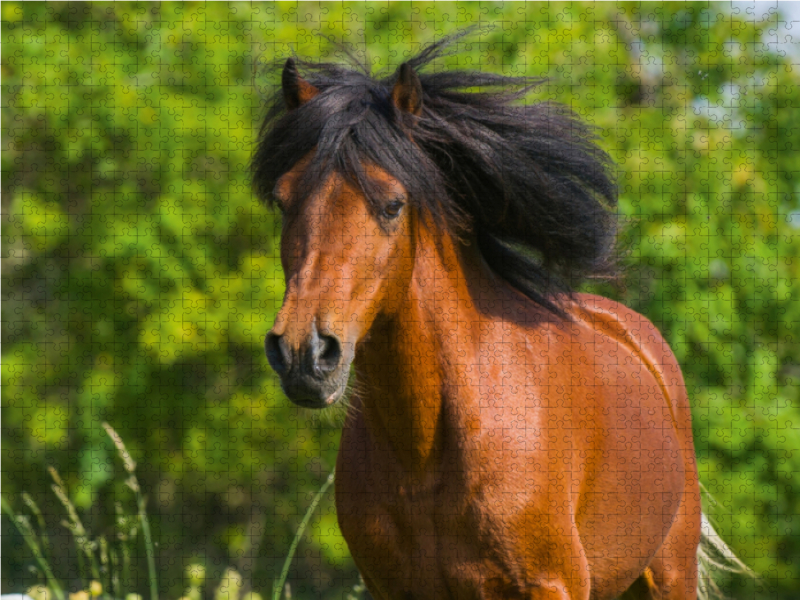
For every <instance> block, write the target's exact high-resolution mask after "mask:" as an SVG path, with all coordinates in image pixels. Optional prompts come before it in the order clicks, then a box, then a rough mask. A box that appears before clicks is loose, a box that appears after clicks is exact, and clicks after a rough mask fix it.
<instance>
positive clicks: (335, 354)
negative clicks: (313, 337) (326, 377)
mask: <svg viewBox="0 0 800 600" xmlns="http://www.w3.org/2000/svg"><path fill="white" fill-rule="evenodd" d="M341 358H342V345H341V344H340V343H339V339H338V338H337V337H335V336H332V335H321V336H319V348H318V350H317V367H318V368H319V370H320V371H322V372H323V373H330V372H331V371H333V370H334V369H336V367H338V366H339V360H340V359H341Z"/></svg>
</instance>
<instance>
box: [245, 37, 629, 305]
mask: <svg viewBox="0 0 800 600" xmlns="http://www.w3.org/2000/svg"><path fill="white" fill-rule="evenodd" d="M465 33H466V32H461V33H459V34H456V35H454V36H450V37H449V38H445V39H443V40H442V41H440V42H437V43H435V44H432V45H430V46H428V47H427V48H425V49H424V50H423V51H422V52H420V53H419V54H418V55H417V56H415V57H414V58H412V59H410V60H409V61H408V64H410V65H411V66H412V67H413V68H414V70H415V71H418V73H419V79H420V81H421V84H422V89H423V98H422V105H423V108H422V112H421V114H420V115H419V116H413V115H410V114H408V113H405V112H401V111H399V110H398V109H397V108H396V107H395V106H394V105H393V104H392V100H391V93H392V87H393V85H394V83H395V81H396V80H397V77H398V73H397V72H395V73H392V74H390V75H388V76H385V77H382V78H377V77H373V76H372V75H371V74H370V73H368V72H367V71H366V70H365V69H364V67H359V66H358V65H352V68H348V67H344V66H340V65H335V64H317V63H313V62H309V61H302V60H297V61H296V63H297V65H298V67H299V69H300V71H301V72H302V73H303V77H304V78H305V79H306V80H307V81H308V82H309V83H310V84H312V85H313V86H314V87H316V88H317V89H318V90H319V95H318V96H316V97H315V98H313V99H312V100H311V101H309V102H307V103H305V104H304V105H302V106H300V107H299V108H297V109H296V110H291V111H289V110H287V108H288V107H287V106H286V104H285V101H284V97H283V94H282V93H281V89H280V86H278V88H277V90H276V92H275V94H274V95H273V97H272V98H271V99H270V101H269V102H268V111H267V114H266V117H265V119H264V122H263V124H262V126H261V130H260V134H259V139H258V143H257V147H256V151H255V153H254V156H253V161H252V166H251V169H252V181H253V187H254V190H255V192H256V194H257V195H258V196H259V197H260V198H261V199H263V200H266V201H267V202H272V196H271V194H272V191H273V187H274V185H275V183H276V180H277V179H278V178H279V177H280V176H281V175H283V174H284V173H286V172H287V171H288V170H289V169H290V168H291V167H292V166H293V165H295V164H296V163H298V162H299V161H300V160H301V159H302V158H304V157H305V156H306V155H308V154H309V153H310V152H311V151H312V150H316V152H315V155H314V158H313V160H312V162H311V163H310V165H309V168H308V169H307V171H306V173H307V174H308V176H307V177H306V178H305V180H304V182H303V190H302V192H305V193H308V192H310V191H312V190H313V189H314V188H315V187H316V186H318V185H319V184H320V183H321V182H322V181H323V180H324V179H325V178H326V177H327V175H328V174H329V173H330V171H331V170H332V169H335V170H337V171H339V172H340V173H342V174H343V175H345V176H346V177H348V178H350V179H351V180H352V181H354V182H355V183H357V184H358V185H359V186H360V187H361V189H362V191H363V192H364V194H365V195H366V197H367V198H368V199H369V198H372V196H373V194H372V193H371V192H372V190H371V189H370V181H369V180H368V179H367V178H366V177H365V176H364V174H363V168H362V167H361V165H362V164H363V163H364V162H371V163H373V164H375V165H377V166H379V167H381V168H382V169H384V170H385V171H387V172H388V173H390V174H391V175H392V176H394V177H395V178H397V180H398V181H400V182H401V183H402V184H403V186H404V187H405V188H406V189H407V190H408V192H409V196H410V202H411V203H412V204H413V205H414V206H415V207H416V208H417V209H418V210H419V211H420V213H421V214H423V215H426V216H428V217H430V218H431V219H432V221H433V222H434V223H436V225H437V226H438V227H440V228H442V229H444V230H446V231H448V232H449V233H451V234H454V235H455V236H457V237H458V238H460V239H462V240H464V241H469V242H473V241H474V242H476V243H477V245H478V248H479V249H480V252H481V254H482V256H483V258H484V259H485V261H486V263H487V264H488V265H489V267H490V268H491V269H492V270H493V271H494V272H495V273H496V274H497V275H499V276H500V277H502V278H503V279H505V280H506V281H507V282H508V283H509V284H510V285H511V286H513V287H514V288H516V289H517V290H519V291H520V292H522V293H523V294H525V295H526V296H527V297H529V298H530V299H531V300H533V301H534V302H536V303H538V304H539V305H541V306H543V307H544V308H546V309H548V310H550V311H552V312H554V313H557V314H562V311H561V307H560V301H559V298H563V297H567V296H568V295H569V293H570V292H571V291H572V290H573V289H574V288H575V287H576V286H577V285H578V284H579V283H580V281H581V280H583V279H584V278H586V277H595V278H597V277H613V275H614V264H613V260H612V255H613V251H614V244H615V237H616V219H615V213H614V209H615V208H616V204H617V190H616V185H615V182H614V177H613V176H612V174H611V171H612V161H611V159H610V157H609V156H608V155H607V154H606V153H605V152H604V151H603V150H601V149H600V148H599V147H598V146H597V145H596V135H595V133H594V129H593V128H592V127H591V126H589V125H587V124H585V123H583V122H582V121H580V120H579V118H578V116H577V115H575V114H574V113H573V112H572V111H570V110H569V109H568V108H566V107H564V106H561V105H558V104H555V103H552V102H540V103H534V104H520V103H517V102H516V101H519V100H523V99H524V98H525V97H526V95H527V94H528V92H530V91H531V90H532V89H533V88H534V87H535V86H537V85H538V84H541V83H542V81H543V80H537V79H534V78H530V77H509V76H504V75H497V74H491V73H482V72H477V71H444V72H426V70H428V71H430V70H431V67H432V63H433V61H434V59H435V58H437V57H441V56H442V55H443V54H444V53H445V51H446V50H447V49H448V48H449V47H451V46H452V45H453V43H454V42H456V41H457V40H458V39H460V38H461V37H462V36H463V35H464V34H465ZM354 62H355V61H354ZM474 90H477V91H474ZM412 140H413V141H412Z"/></svg>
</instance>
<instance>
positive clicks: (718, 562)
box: [697, 513, 758, 600]
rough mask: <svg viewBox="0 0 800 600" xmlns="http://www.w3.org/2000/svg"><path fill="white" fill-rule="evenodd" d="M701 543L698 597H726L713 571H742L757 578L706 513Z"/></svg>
mask: <svg viewBox="0 0 800 600" xmlns="http://www.w3.org/2000/svg"><path fill="white" fill-rule="evenodd" d="M700 528H701V529H700V545H699V546H698V547H697V598H698V600H714V599H722V598H725V595H724V594H723V593H722V592H721V591H720V589H719V586H718V585H717V582H716V581H714V579H713V577H712V572H713V573H740V574H742V575H748V576H750V577H754V578H757V577H758V575H757V574H756V572H755V571H753V570H752V569H751V568H750V567H748V566H747V565H746V564H744V563H743V562H742V560H741V559H740V558H739V557H738V556H736V555H735V554H734V553H733V550H731V549H730V548H728V545H727V544H726V543H725V542H723V541H722V538H721V537H720V536H719V534H718V533H717V532H716V531H714V528H713V527H712V526H711V522H710V521H709V520H708V517H707V516H706V515H705V513H702V514H701V522H700Z"/></svg>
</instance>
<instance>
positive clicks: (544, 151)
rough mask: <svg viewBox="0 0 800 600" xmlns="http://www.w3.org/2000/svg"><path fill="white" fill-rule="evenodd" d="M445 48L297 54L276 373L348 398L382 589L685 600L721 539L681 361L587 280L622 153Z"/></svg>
mask: <svg viewBox="0 0 800 600" xmlns="http://www.w3.org/2000/svg"><path fill="white" fill-rule="evenodd" d="M456 37H457V36H456ZM452 42H453V38H448V39H445V40H443V41H441V42H438V43H435V44H433V45H430V46H428V47H427V48H425V49H424V50H423V51H422V52H420V53H419V54H417V55H416V56H415V57H413V58H411V59H410V60H408V61H406V62H404V63H403V64H402V65H400V67H399V68H398V69H397V70H396V71H395V72H393V73H391V74H389V75H387V76H385V77H383V78H377V77H373V76H372V75H371V74H370V73H369V70H368V68H364V67H359V66H358V65H355V66H353V65H346V66H340V65H335V64H317V63H313V62H305V61H302V60H300V59H299V58H298V59H295V58H290V59H288V60H286V62H285V64H283V68H282V72H281V83H280V86H276V91H275V94H274V96H273V98H272V100H271V105H270V107H269V109H268V111H267V114H266V116H265V118H264V121H263V124H262V126H261V130H260V132H259V136H258V140H257V145H256V149H255V152H254V154H253V158H252V164H251V169H252V183H253V188H254V191H255V193H256V195H257V196H258V197H259V198H261V199H263V200H264V201H266V202H268V203H269V204H270V205H271V206H274V207H276V208H277V209H278V210H279V211H280V213H281V215H282V216H281V219H282V225H281V227H282V231H281V242H280V260H281V264H282V267H283V270H284V273H285V277H286V291H285V295H284V298H283V304H282V306H281V308H280V310H279V312H278V314H277V317H276V319H275V324H274V326H273V327H272V329H271V330H270V331H269V332H268V334H267V336H266V340H265V350H266V354H267V358H268V361H269V364H270V365H271V367H272V368H273V369H274V370H275V372H276V373H277V374H278V376H279V378H280V381H281V386H282V388H283V390H284V392H285V394H286V395H287V396H288V398H289V399H290V400H291V401H292V402H294V403H295V404H297V405H299V406H302V407H306V408H313V409H318V408H324V407H328V406H331V405H333V404H335V403H337V402H339V401H341V400H342V399H343V398H345V397H348V395H349V397H348V399H347V401H348V402H349V410H348V412H347V416H346V419H345V424H344V428H343V431H342V437H341V443H340V449H339V454H338V458H337V463H336V481H335V501H336V509H337V513H338V520H339V526H340V528H341V532H342V534H343V536H344V538H345V540H346V541H347V544H348V546H349V548H350V551H351V553H352V556H353V559H354V561H355V564H356V566H357V568H358V569H359V571H360V573H361V574H362V576H363V579H364V582H365V584H366V587H367V588H368V590H369V591H370V593H371V594H372V596H373V597H375V598H379V599H398V600H411V599H413V600H423V599H428V598H431V599H433V598H436V599H442V598H470V599H472V598H475V599H477V598H483V599H500V598H503V599H522V598H526V599H537V600H538V599H541V600H544V599H560V600H586V599H589V598H592V599H595V600H603V599H611V598H617V597H620V598H625V599H634V598H639V599H656V598H663V599H673V600H679V599H680V600H683V599H689V600H692V599H694V598H696V597H697V594H698V579H699V577H698V553H700V554H701V555H702V546H701V545H700V544H701V539H702V540H703V541H704V543H705V542H706V541H708V540H709V539H711V540H712V543H714V544H717V547H718V548H719V547H720V546H719V544H721V542H720V541H719V540H718V539H716V540H715V539H713V538H714V536H716V534H715V533H714V532H713V530H712V529H711V528H710V526H709V525H708V523H707V522H706V520H705V517H704V515H702V512H701V500H700V489H699V482H698V472H697V465H696V461H695V452H694V446H693V439H692V425H691V413H690V407H689V400H688V396H687V391H686V386H685V384H684V380H683V377H682V374H681V369H680V365H679V364H678V361H677V359H676V358H675V356H674V354H673V353H672V351H671V350H670V348H669V346H668V344H667V342H666V341H665V340H664V338H663V337H662V335H661V334H660V333H659V331H658V329H657V328H656V327H655V326H654V325H653V324H652V323H651V322H650V321H649V320H647V319H646V318H645V317H644V316H642V315H640V314H637V313H636V312H634V311H633V310H630V309H629V308H626V307H625V306H624V305H622V304H620V303H617V302H615V301H612V300H609V299H606V298H602V297H599V296H595V295H589V294H580V293H577V292H576V291H574V290H575V289H576V288H577V286H578V285H579V284H580V282H581V281H583V280H585V279H586V278H613V277H615V276H616V273H617V272H618V270H619V267H618V265H617V261H615V258H614V256H615V252H616V251H615V244H616V241H615V240H616V237H617V233H616V230H617V218H616V216H615V208H616V204H617V190H616V185H615V182H614V177H613V175H612V172H613V162H612V161H611V159H610V157H609V156H608V154H606V153H605V152H604V151H603V150H602V149H601V148H600V147H599V145H598V140H597V136H596V133H595V131H594V130H593V129H592V128H591V127H590V126H589V125H587V124H585V123H583V122H582V121H581V119H580V118H579V117H578V116H577V115H575V114H574V113H573V112H571V111H570V110H568V109H567V108H565V107H563V106H561V105H558V104H555V103H552V102H540V103H534V104H529V103H522V104H520V103H519V102H517V101H518V100H521V99H524V98H525V97H526V95H527V94H528V93H529V91H530V90H531V89H533V88H534V87H535V86H537V85H539V84H540V83H541V80H537V79H533V78H528V77H511V76H505V75H500V74H491V73H484V72H478V71H464V70H455V71H440V72H432V73H429V72H426V68H427V67H429V66H430V65H431V64H432V63H433V61H434V59H435V58H437V57H440V56H442V55H443V54H444V53H445V51H446V49H447V48H448V47H449V46H450V45H451V44H452ZM300 69H302V71H303V76H301V75H300ZM351 371H352V373H351ZM353 377H354V381H355V383H354V384H353V383H351V379H352V378H353ZM723 546H724V545H723ZM725 550H727V547H725ZM700 589H701V591H702V585H701V586H700Z"/></svg>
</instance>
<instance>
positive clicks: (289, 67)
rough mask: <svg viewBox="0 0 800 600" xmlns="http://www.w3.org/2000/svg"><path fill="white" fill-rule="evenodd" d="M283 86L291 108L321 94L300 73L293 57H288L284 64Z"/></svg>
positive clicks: (287, 103)
mask: <svg viewBox="0 0 800 600" xmlns="http://www.w3.org/2000/svg"><path fill="white" fill-rule="evenodd" d="M281 86H282V87H283V98H284V100H285V101H286V108H288V109H289V110H294V109H295V108H297V107H298V106H302V105H303V104H305V103H306V102H308V101H309V100H311V99H312V98H313V97H314V96H316V95H317V94H319V90H318V89H317V88H315V87H314V86H313V85H311V84H310V83H308V82H307V81H306V80H305V79H303V78H302V77H300V75H298V73H297V66H296V65H295V64H294V59H293V58H289V59H287V60H286V64H285V65H284V66H283V74H282V75H281Z"/></svg>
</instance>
